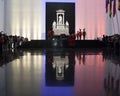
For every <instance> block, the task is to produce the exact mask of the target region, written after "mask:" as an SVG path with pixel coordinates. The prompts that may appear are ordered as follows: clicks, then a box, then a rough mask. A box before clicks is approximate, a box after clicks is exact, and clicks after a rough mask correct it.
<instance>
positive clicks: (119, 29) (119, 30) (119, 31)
mask: <svg viewBox="0 0 120 96" xmlns="http://www.w3.org/2000/svg"><path fill="white" fill-rule="evenodd" d="M116 19H117V25H118V33H120V28H119V21H118V14H117V12H116Z"/></svg>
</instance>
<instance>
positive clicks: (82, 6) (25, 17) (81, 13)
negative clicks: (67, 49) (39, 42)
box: [0, 0, 120, 40]
mask: <svg viewBox="0 0 120 96" xmlns="http://www.w3.org/2000/svg"><path fill="white" fill-rule="evenodd" d="M4 2H6V3H5V4H6V5H5V6H6V7H5V14H4V16H5V17H4V18H5V19H4V20H5V24H4V31H5V33H7V34H8V35H11V34H12V35H20V36H23V37H27V38H28V39H29V40H31V39H43V40H45V39H46V38H45V36H46V30H45V29H46V24H45V22H46V17H45V16H46V12H45V11H46V9H45V7H46V2H67V3H68V2H72V3H74V2H75V6H76V9H75V12H76V14H75V16H76V17H75V18H76V20H75V22H76V23H75V25H76V26H75V29H76V30H75V31H76V32H77V30H79V28H81V29H83V28H85V29H86V32H87V39H95V38H97V37H101V36H102V35H103V34H105V33H106V34H108V35H110V34H114V33H118V34H119V30H118V27H120V25H119V26H118V24H117V19H116V18H117V17H116V16H115V18H113V21H114V26H115V28H113V24H111V23H110V22H113V21H112V20H110V19H107V28H106V21H105V19H106V15H105V0H99V1H98V0H61V1H60V0H34V1H31V0H5V1H4ZM117 14H118V22H119V21H120V19H119V18H120V12H118V11H117ZM0 16H1V15H0ZM107 17H108V16H107ZM0 18H3V17H0ZM0 20H1V19H0ZM1 22H2V21H1ZM0 24H1V23H0ZM110 26H111V27H110ZM0 28H2V27H0ZM111 29H112V31H111ZM114 29H115V30H114Z"/></svg>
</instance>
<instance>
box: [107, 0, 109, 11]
mask: <svg viewBox="0 0 120 96" xmlns="http://www.w3.org/2000/svg"><path fill="white" fill-rule="evenodd" d="M108 4H109V0H106V13H107V12H108Z"/></svg>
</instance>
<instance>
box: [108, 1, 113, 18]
mask: <svg viewBox="0 0 120 96" xmlns="http://www.w3.org/2000/svg"><path fill="white" fill-rule="evenodd" d="M112 1H113V0H110V7H109V16H110V17H111V15H112Z"/></svg>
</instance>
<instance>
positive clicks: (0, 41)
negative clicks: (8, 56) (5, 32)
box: [0, 33, 3, 55]
mask: <svg viewBox="0 0 120 96" xmlns="http://www.w3.org/2000/svg"><path fill="white" fill-rule="evenodd" d="M2 45H3V37H2V34H1V33H0V55H1V54H2Z"/></svg>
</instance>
